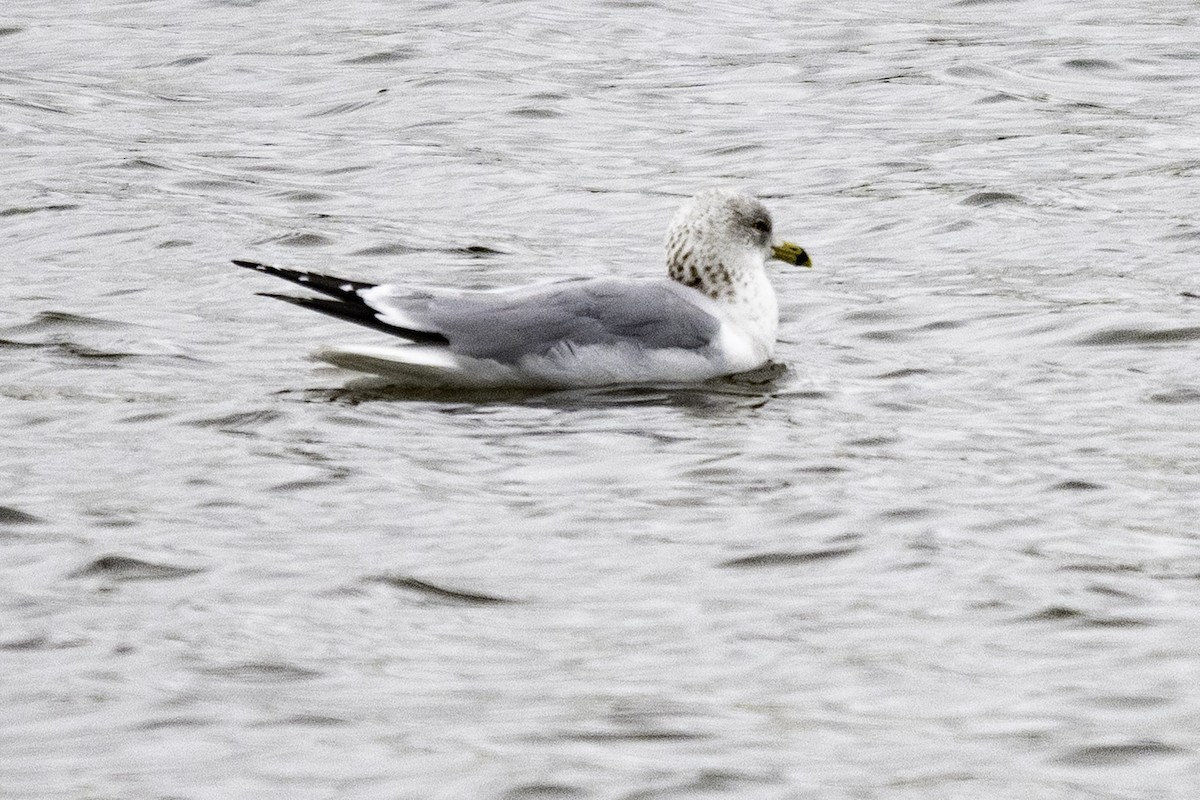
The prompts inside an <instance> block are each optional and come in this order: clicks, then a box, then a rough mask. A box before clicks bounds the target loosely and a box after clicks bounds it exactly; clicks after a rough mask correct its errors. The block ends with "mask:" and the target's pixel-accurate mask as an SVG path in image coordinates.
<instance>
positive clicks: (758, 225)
mask: <svg viewBox="0 0 1200 800" xmlns="http://www.w3.org/2000/svg"><path fill="white" fill-rule="evenodd" d="M750 227H752V228H754V230H756V231H758V232H759V233H770V232H771V223H769V222H767V221H766V220H765V219H756V220H754V222H752V223H750Z"/></svg>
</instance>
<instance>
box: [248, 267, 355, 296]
mask: <svg viewBox="0 0 1200 800" xmlns="http://www.w3.org/2000/svg"><path fill="white" fill-rule="evenodd" d="M232 262H233V263H234V264H236V265H237V266H239V267H243V268H245V269H252V270H254V271H255V272H261V273H263V274H264V275H270V276H272V277H275V278H282V279H283V280H285V281H290V282H291V283H294V284H297V285H299V286H303V287H305V288H306V289H312V290H313V291H314V292H320V293H321V294H327V295H329V296H330V297H336V298H337V299H339V300H351V299H352V298H353V297H354V295H357V294H358V293H359V292H361V291H364V290H366V289H373V288H375V284H373V283H364V282H362V281H352V280H348V279H346V278H338V277H336V276H334V275H322V274H321V273H319V272H304V271H303V270H298V269H287V268H286V267H272V266H271V265H270V264H262V263H260V262H258V261H246V260H245V259H241V258H235V259H232Z"/></svg>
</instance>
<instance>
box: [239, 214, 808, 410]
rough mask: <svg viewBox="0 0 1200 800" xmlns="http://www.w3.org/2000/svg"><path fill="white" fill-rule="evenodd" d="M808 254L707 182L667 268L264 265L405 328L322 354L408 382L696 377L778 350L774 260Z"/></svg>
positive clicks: (675, 237)
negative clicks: (433, 273) (531, 280)
mask: <svg viewBox="0 0 1200 800" xmlns="http://www.w3.org/2000/svg"><path fill="white" fill-rule="evenodd" d="M771 257H774V258H779V259H781V260H784V261H789V262H790V263H793V264H796V263H799V264H803V265H805V266H808V264H809V262H808V256H807V255H806V254H805V253H804V251H803V250H802V249H800V248H798V247H796V246H795V245H790V244H787V243H783V244H780V245H775V244H774V243H773V242H772V238H771V218H770V216H769V215H768V214H767V211H766V209H765V208H763V206H762V204H761V203H759V202H758V201H757V200H755V199H753V198H750V197H748V196H746V195H743V194H739V193H736V192H730V191H725V190H709V191H706V192H702V193H700V194H698V195H696V196H695V197H693V198H692V199H691V200H690V201H688V202H687V203H686V204H685V205H684V206H683V207H682V208H681V209H680V210H679V212H678V213H677V214H676V215H675V218H674V219H673V221H672V223H671V229H670V232H669V234H668V237H667V272H668V275H667V277H666V278H660V279H644V280H628V279H620V278H593V279H590V280H573V281H562V282H558V283H551V284H540V285H534V286H524V287H519V288H515V289H500V290H489V291H473V292H462V291H453V290H445V289H408V288H405V287H401V286H396V285H390V284H383V285H373V284H368V283H359V282H356V281H346V280H342V279H340V278H333V277H330V276H325V275H318V274H315V273H307V272H299V271H296V270H287V269H280V268H277V267H269V266H266V265H264V264H258V263H255V262H249V261H236V262H234V263H236V264H238V265H239V266H243V267H247V268H250V269H256V270H259V271H261V272H265V273H267V274H270V275H275V276H276V277H280V278H284V279H285V280H289V281H292V282H293V283H297V284H300V285H302V286H306V287H308V288H310V289H312V290H314V291H317V292H320V293H322V294H325V295H328V296H329V297H330V298H332V299H326V298H308V297H290V296H285V295H269V296H271V297H276V298H279V299H281V300H286V301H288V302H290V303H293V304H296V305H300V306H304V307H306V308H311V309H313V310H316V311H321V312H322V313H326V314H330V315H332V316H335V317H339V318H341V319H346V320H349V321H352V322H356V323H358V324H361V325H366V326H368V327H371V328H374V329H376V330H380V331H383V332H386V333H389V334H392V335H393V336H395V337H398V338H400V339H402V340H404V342H403V343H400V344H395V343H393V344H387V345H345V346H339V347H329V348H326V349H324V350H322V351H320V352H319V353H318V356H319V357H320V358H322V359H323V360H325V361H328V362H329V363H331V364H336V365H338V366H341V367H346V368H348V369H352V370H357V371H359V372H368V373H373V374H377V375H382V376H384V377H387V378H389V379H392V380H395V381H396V382H398V383H402V384H405V385H410V386H422V387H455V388H493V387H495V388H499V387H573V386H602V385H613V384H637V383H692V382H698V381H704V380H708V379H710V378H715V377H719V376H721V375H729V374H733V373H736V372H744V371H747V370H751V369H755V368H756V367H759V366H762V365H763V364H765V363H766V362H767V361H769V360H770V358H771V355H772V353H773V351H774V346H775V334H776V329H777V328H778V324H779V313H778V307H777V305H776V300H775V292H774V290H773V289H772V288H771V284H770V281H769V280H768V278H767V274H766V267H765V262H766V260H767V259H768V258H771Z"/></svg>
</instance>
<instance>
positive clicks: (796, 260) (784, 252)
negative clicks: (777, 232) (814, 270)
mask: <svg viewBox="0 0 1200 800" xmlns="http://www.w3.org/2000/svg"><path fill="white" fill-rule="evenodd" d="M771 258H777V259H779V260H780V261H783V262H785V263H787V264H795V265H796V266H797V267H812V259H811V258H809V257H808V253H806V252H804V248H803V247H801V246H800V245H798V244H792V243H791V242H780V243H779V244H777V245H774V246H773V247H772V248H771Z"/></svg>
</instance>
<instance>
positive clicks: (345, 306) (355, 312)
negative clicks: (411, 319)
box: [255, 292, 450, 346]
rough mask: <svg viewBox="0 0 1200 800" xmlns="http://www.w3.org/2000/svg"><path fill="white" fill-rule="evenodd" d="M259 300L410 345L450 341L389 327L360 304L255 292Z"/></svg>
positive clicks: (425, 333)
mask: <svg viewBox="0 0 1200 800" xmlns="http://www.w3.org/2000/svg"><path fill="white" fill-rule="evenodd" d="M255 294H257V295H258V296H259V297H270V298H271V299H273V300H282V301H283V302H285V303H291V304H292V305H294V306H300V308H307V309H309V310H311V311H319V312H320V313H322V314H328V315H329V316H331V317H335V318H337V319H342V320H346V321H347V322H353V323H355V324H356V325H362V326H364V327H367V328H373V329H374V330H377V331H382V332H383V333H390V334H391V335H392V336H397V337H399V338H401V339H407V340H409V341H410V342H416V343H417V344H435V345H443V346H444V345H448V344H450V340H449V339H447V338H446V337H445V336H443V335H442V334H440V333H437V332H435V331H419V330H415V329H412V328H401V327H399V326H398V325H391V324H389V323H387V322H384V321H383V320H381V319H380V318H379V315H378V314H377V313H376V312H375V309H373V308H371V307H370V306H368V305H365V304H364V303H362V302H344V301H341V300H327V299H325V298H324V297H296V296H295V295H290V294H274V293H272V292H255Z"/></svg>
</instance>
